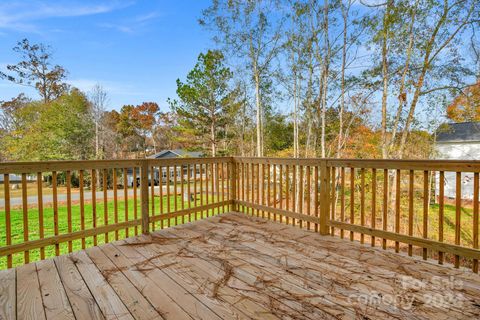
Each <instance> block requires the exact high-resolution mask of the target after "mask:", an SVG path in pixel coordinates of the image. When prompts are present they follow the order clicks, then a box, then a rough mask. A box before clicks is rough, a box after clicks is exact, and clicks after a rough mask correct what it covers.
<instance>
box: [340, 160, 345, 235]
mask: <svg viewBox="0 0 480 320" xmlns="http://www.w3.org/2000/svg"><path fill="white" fill-rule="evenodd" d="M341 175H342V177H341V182H340V183H341V188H340V190H341V193H340V221H341V222H345V167H342V168H341ZM344 237H345V230H344V229H340V238H342V239H343V238H344Z"/></svg>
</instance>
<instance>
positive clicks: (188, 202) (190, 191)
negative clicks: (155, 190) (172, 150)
mask: <svg viewBox="0 0 480 320" xmlns="http://www.w3.org/2000/svg"><path fill="white" fill-rule="evenodd" d="M190 169H191V168H190V164H187V207H188V209H191V208H192V197H191V195H192V189H191V187H190V183H191V181H190V174H191V171H190ZM161 188H162V184H161V183H160V189H161ZM188 222H192V213H191V212H190V213H189V214H188Z"/></svg>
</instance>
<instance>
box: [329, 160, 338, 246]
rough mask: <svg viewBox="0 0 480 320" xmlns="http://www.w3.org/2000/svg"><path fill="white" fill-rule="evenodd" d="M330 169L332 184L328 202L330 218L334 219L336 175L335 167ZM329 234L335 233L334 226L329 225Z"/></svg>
mask: <svg viewBox="0 0 480 320" xmlns="http://www.w3.org/2000/svg"><path fill="white" fill-rule="evenodd" d="M331 171H332V175H331V181H332V183H331V185H332V196H331V198H330V203H331V204H332V205H331V212H332V213H331V218H330V219H331V220H335V219H336V217H335V216H336V207H337V202H336V196H337V177H336V168H335V167H332V169H331ZM330 234H331V235H332V236H334V235H335V228H334V227H331V230H330Z"/></svg>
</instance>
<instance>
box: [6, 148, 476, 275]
mask: <svg viewBox="0 0 480 320" xmlns="http://www.w3.org/2000/svg"><path fill="white" fill-rule="evenodd" d="M50 173H52V174H53V176H54V177H65V179H66V181H67V199H68V201H67V204H66V206H67V211H68V216H67V217H66V218H65V217H63V216H62V215H61V214H60V213H59V212H60V211H61V210H60V209H61V208H63V207H64V206H65V204H63V203H61V201H60V200H59V194H61V186H55V183H54V186H55V187H54V193H53V195H51V196H50V195H47V194H45V192H43V191H42V189H43V188H42V186H41V183H40V182H38V179H39V178H41V177H42V174H43V175H45V174H47V175H49V174H50ZM450 173H452V175H450ZM479 173H480V161H458V160H380V159H364V160H363V159H362V160H359V159H316V158H255V157H217V158H171V159H133V160H92V161H45V162H3V163H0V174H1V175H3V177H4V197H3V198H4V199H3V200H4V209H3V211H4V213H5V214H4V216H3V217H2V216H0V218H1V219H3V221H4V230H0V232H4V233H5V235H6V238H5V242H4V245H3V247H0V257H3V256H6V257H7V259H6V266H8V267H12V266H13V265H14V264H19V263H21V262H22V261H21V255H20V254H21V253H24V257H25V260H23V261H24V262H28V261H32V254H31V253H30V251H32V250H34V249H40V253H41V255H40V258H42V259H43V258H45V257H46V254H45V253H46V252H45V247H47V246H51V245H54V246H55V248H56V250H55V251H56V254H59V253H60V251H61V245H63V244H64V243H67V244H68V248H67V250H68V251H72V250H73V244H74V241H77V240H78V239H80V240H81V241H82V248H84V247H86V246H87V245H88V241H87V239H89V238H90V237H93V238H94V243H96V241H97V238H99V239H104V241H105V242H108V241H109V237H108V234H109V232H112V231H113V232H115V238H118V237H119V233H122V232H123V230H125V232H124V236H128V235H129V233H128V231H129V228H135V232H136V230H137V228H138V227H139V226H141V231H142V232H143V233H149V232H151V231H152V230H155V228H157V227H160V228H163V227H167V226H171V225H172V224H176V223H184V222H187V221H193V220H196V219H200V218H204V217H206V216H209V215H211V214H217V213H221V212H225V211H228V210H234V211H240V212H245V213H247V214H251V215H256V216H258V217H264V218H270V219H272V220H275V221H278V222H282V223H286V224H290V225H294V226H297V227H301V228H309V229H311V230H314V231H316V232H319V233H321V234H323V235H328V234H331V235H338V236H340V237H342V238H343V237H344V232H345V231H347V233H349V234H350V239H351V240H359V241H360V242H362V243H364V238H365V236H367V237H369V238H368V239H371V241H369V242H370V243H371V245H377V241H379V242H380V245H381V246H382V247H383V248H385V249H386V248H387V247H388V243H389V241H390V242H392V243H394V244H395V247H394V248H395V250H396V251H400V249H402V248H403V247H402V245H404V244H405V245H407V246H408V248H407V249H408V251H407V253H408V254H409V255H413V250H412V249H413V247H418V248H420V249H421V250H422V256H423V258H427V256H428V257H433V254H434V253H435V254H438V261H439V263H443V262H444V260H445V259H446V256H445V253H446V254H451V255H453V258H454V261H453V263H454V265H455V266H456V267H459V266H460V265H461V264H464V263H467V264H468V265H469V266H471V267H472V270H473V271H474V272H478V260H479V253H480V250H479V244H478V241H479V236H478V233H479V232H478V223H479V216H478V215H479V212H478V211H479V202H478V198H479V190H478V189H479V185H480V183H479ZM11 174H17V175H21V177H22V181H21V189H22V192H21V193H20V194H19V195H18V196H17V197H21V201H20V203H17V204H16V205H14V204H13V202H14V200H15V198H13V197H12V193H13V191H12V190H10V185H11V184H12V182H11V181H9V180H11V179H9V178H10V175H11ZM62 174H64V175H62ZM129 174H131V176H128V175H129ZM467 174H468V179H471V181H473V182H472V183H471V184H472V190H473V192H472V197H473V199H471V200H469V201H470V202H472V203H473V207H472V209H471V210H472V211H471V212H472V214H471V216H472V217H471V220H472V222H471V223H472V227H473V229H471V233H470V230H468V233H469V234H471V235H472V237H471V239H472V240H471V243H464V242H465V241H464V240H462V236H461V235H462V233H465V232H466V230H465V228H467V227H468V226H467V225H465V221H464V220H465V218H464V216H465V215H464V214H463V213H462V210H463V209H462V205H465V203H466V201H465V200H464V199H463V198H462V197H463V196H464V195H463V193H465V192H464V191H465V189H466V188H467V183H469V182H464V181H463V179H464V177H466V175H467ZM117 175H121V176H119V177H118V181H117ZM470 175H471V177H470ZM30 176H31V177H32V178H35V177H36V179H37V186H36V187H35V188H34V189H35V190H37V191H30V189H28V179H27V178H28V177H30ZM347 177H348V179H347ZM75 179H76V180H75ZM89 179H90V180H92V179H93V181H92V182H90V180H89ZM97 179H101V182H100V180H98V181H99V182H100V183H98V185H97V186H95V184H96V183H95V180H97ZM465 179H466V178H465ZM468 179H467V180H468ZM74 180H75V181H78V183H79V184H80V185H81V186H86V187H88V186H93V187H94V188H96V187H102V188H103V190H102V191H103V193H99V195H97V192H96V189H95V190H94V191H91V192H90V191H89V192H87V191H86V190H84V189H83V187H82V188H81V189H80V198H79V199H73V198H72V195H74V194H75V188H74V187H73V183H74ZM404 180H405V181H404ZM432 181H434V182H435V183H432ZM439 181H441V183H440V182H439ZM118 182H120V183H121V184H123V186H125V185H126V184H127V183H128V184H129V185H132V186H134V188H133V190H132V189H127V188H125V187H124V190H122V191H121V192H120V194H118V192H119V190H118V188H117V183H118ZM157 184H158V185H160V186H159V187H158V186H152V185H157ZM434 185H437V186H438V187H435V188H438V189H439V193H438V194H437V197H439V196H440V195H441V198H440V197H439V198H438V217H436V216H435V217H434V216H433V214H436V213H434V212H433V211H432V210H433V209H432V208H434V209H435V210H437V209H436V207H432V206H431V204H430V203H429V201H428V200H429V199H430V198H432V197H431V196H430V193H431V192H432V191H431V190H432V189H435V188H434V187H433V186H434ZM59 188H60V189H59ZM435 190H436V189H435ZM29 192H33V196H35V195H36V196H37V198H38V201H33V202H32V200H31V197H32V194H29ZM462 192H463V193H462ZM42 193H43V195H42ZM112 193H113V196H112ZM132 193H133V194H132ZM137 193H139V195H140V197H139V198H138V194H137ZM452 194H453V195H452ZM118 195H120V197H123V202H122V198H119V197H118ZM448 195H450V196H451V197H452V201H450V202H449V199H447V198H448ZM131 196H133V201H128V198H129V197H131ZM45 197H46V198H47V199H48V198H49V197H50V198H52V200H53V202H54V210H53V213H54V214H53V215H52V216H51V217H50V216H49V215H50V212H51V209H50V208H49V206H48V201H47V203H46V202H45V201H44V199H45ZM97 197H99V198H102V197H103V199H102V200H103V201H102V202H99V203H98V204H97V203H96V198H97ZM415 197H416V198H415ZM90 198H91V201H90V203H89V199H90ZM357 198H358V200H357ZM433 198H434V197H433ZM138 199H139V201H137V200H138ZM112 200H113V205H114V208H113V211H112V212H109V210H110V209H109V204H110V203H111V201H112ZM402 201H404V202H405V203H402ZM72 203H73V204H72ZM76 203H78V205H79V207H78V209H79V210H80V216H79V217H77V216H75V212H73V211H74V210H73V208H77V207H75V206H76V205H77V204H76ZM448 203H452V206H454V209H455V210H454V211H453V213H451V214H450V216H449V215H448V214H446V211H445V210H447V205H448ZM132 204H135V205H134V206H133V210H128V206H131V205H132ZM393 204H394V205H393ZM99 205H103V211H100V210H97V208H96V207H97V206H99ZM122 205H123V206H124V208H126V209H124V210H123V212H124V213H125V214H120V215H119V212H118V211H119V210H122V209H121V208H122ZM137 205H139V206H138V208H137ZM416 206H419V209H418V210H417V211H415V210H416V208H417V207H416ZM16 207H19V208H21V211H18V210H16ZM448 208H449V207H448ZM32 210H38V219H39V220H38V222H36V223H33V224H32V213H31V212H32ZM59 210H60V211H59ZM75 210H76V209H75ZM449 210H450V209H449ZM468 210H470V209H468ZM110 211H111V210H110ZM137 211H138V212H139V213H140V215H139V217H138V218H137ZM17 212H20V213H18V214H20V217H21V218H23V219H20V220H19V219H18V218H17V217H16V216H15V215H16V214H17ZM99 212H102V213H103V214H97V213H99ZM420 212H421V215H422V216H421V217H419V215H420ZM435 212H436V211H435ZM91 214H93V217H94V218H95V220H93V221H92V220H91ZM452 214H453V216H452ZM100 216H102V218H100ZM447 217H450V218H449V219H451V220H450V221H449V222H450V223H453V225H454V226H453V229H451V230H450V229H448V226H447V225H446V223H445V219H447ZM78 218H80V221H79V227H77V228H74V225H73V224H74V223H75V221H78ZM113 218H114V221H113V220H112V221H109V220H110V219H113ZM433 218H435V219H433ZM49 219H50V220H49ZM62 219H63V220H62ZM119 219H120V220H119ZM180 219H181V220H180ZM414 219H417V220H415V221H418V222H417V223H418V224H419V225H418V226H417V227H418V228H419V229H420V231H421V232H420V233H418V232H417V233H415V232H414ZM432 219H433V220H435V221H436V222H435V223H438V229H439V231H438V232H439V234H438V235H436V234H432V230H430V229H429V225H430V224H431V223H433V222H432ZM452 219H453V220H452ZM469 219H470V218H469ZM22 220H23V222H22V223H20V222H21V221H22ZM101 220H102V222H100V221H101ZM377 220H378V221H377ZM404 220H408V221H407V222H408V223H405V221H404ZM45 223H54V226H55V228H54V230H55V234H53V233H52V234H47V232H46V231H51V230H47V229H46V228H45V227H44V224H45ZM65 223H67V227H66V228H64V229H62V228H59V226H60V225H65ZM97 223H98V225H97ZM469 223H470V222H469ZM158 225H160V226H158ZM420 226H421V227H422V228H420ZM468 228H470V227H468ZM37 229H38V230H37ZM65 230H66V232H65ZM445 230H447V231H448V230H450V231H451V233H452V239H451V240H452V241H451V242H449V240H450V239H448V237H447V236H446V235H447V233H445V232H447V231H445ZM135 234H136V233H135ZM103 235H104V238H102V237H103ZM357 236H358V237H357ZM19 239H21V240H19ZM402 250H403V249H402ZM427 253H429V254H430V255H427ZM14 256H15V257H16V260H15V261H14V259H13V257H14ZM462 258H463V259H470V262H465V261H463V260H462V261H461V259H462ZM2 259H5V258H2ZM0 262H1V261H0ZM0 266H1V264H0Z"/></svg>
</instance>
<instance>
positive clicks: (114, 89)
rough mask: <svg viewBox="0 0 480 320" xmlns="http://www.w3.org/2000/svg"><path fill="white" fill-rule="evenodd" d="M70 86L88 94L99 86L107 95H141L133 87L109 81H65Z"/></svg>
mask: <svg viewBox="0 0 480 320" xmlns="http://www.w3.org/2000/svg"><path fill="white" fill-rule="evenodd" d="M67 82H68V83H69V84H70V85H72V86H74V87H75V88H78V89H80V90H81V91H83V92H87V93H88V92H89V91H91V90H92V89H93V87H94V86H95V85H101V86H102V87H103V89H104V90H105V91H107V93H109V94H112V95H113V94H115V95H118V94H121V95H137V94H141V92H139V91H138V90H136V89H135V87H134V86H133V85H131V84H129V83H123V82H118V81H110V80H94V79H85V78H79V79H72V80H68V81H67Z"/></svg>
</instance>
